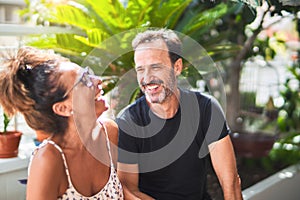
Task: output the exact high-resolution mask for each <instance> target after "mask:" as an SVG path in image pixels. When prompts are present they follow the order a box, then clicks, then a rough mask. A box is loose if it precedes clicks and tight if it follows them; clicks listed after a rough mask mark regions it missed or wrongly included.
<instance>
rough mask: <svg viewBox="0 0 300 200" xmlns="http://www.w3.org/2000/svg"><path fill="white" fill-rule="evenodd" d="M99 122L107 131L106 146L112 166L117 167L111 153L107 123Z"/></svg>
mask: <svg viewBox="0 0 300 200" xmlns="http://www.w3.org/2000/svg"><path fill="white" fill-rule="evenodd" d="M99 123H100V124H101V125H102V127H103V129H104V132H105V138H106V146H107V151H108V155H109V158H110V166H111V167H112V168H115V167H114V163H113V159H112V155H111V149H110V141H109V138H108V133H107V129H106V127H105V125H104V124H103V123H102V122H101V121H99Z"/></svg>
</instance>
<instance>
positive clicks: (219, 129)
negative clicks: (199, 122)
mask: <svg viewBox="0 0 300 200" xmlns="http://www.w3.org/2000/svg"><path fill="white" fill-rule="evenodd" d="M205 115H206V116H208V118H207V121H206V122H207V123H206V125H205V128H206V131H205V132H206V136H205V140H206V142H207V144H211V143H213V142H215V141H217V140H220V139H222V138H224V137H225V136H227V135H228V134H230V129H229V127H228V125H227V122H226V119H225V114H224V112H223V109H222V107H221V105H220V104H219V102H218V101H217V100H216V99H215V98H214V97H210V103H209V104H208V107H207V108H206V114H205Z"/></svg>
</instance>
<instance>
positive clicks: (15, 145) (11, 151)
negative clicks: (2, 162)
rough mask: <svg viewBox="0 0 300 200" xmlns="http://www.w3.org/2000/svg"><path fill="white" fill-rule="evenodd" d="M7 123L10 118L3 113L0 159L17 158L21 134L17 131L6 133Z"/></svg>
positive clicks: (0, 134)
mask: <svg viewBox="0 0 300 200" xmlns="http://www.w3.org/2000/svg"><path fill="white" fill-rule="evenodd" d="M9 122H10V118H9V117H8V116H7V115H6V114H5V113H3V131H2V132H0V158H12V157H16V156H18V152H19V144H20V140H21V136H22V133H21V132H19V131H8V130H7V127H8V124H9Z"/></svg>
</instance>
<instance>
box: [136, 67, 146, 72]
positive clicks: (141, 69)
mask: <svg viewBox="0 0 300 200" xmlns="http://www.w3.org/2000/svg"><path fill="white" fill-rule="evenodd" d="M135 70H136V71H137V72H143V71H144V69H143V68H136V69H135Z"/></svg>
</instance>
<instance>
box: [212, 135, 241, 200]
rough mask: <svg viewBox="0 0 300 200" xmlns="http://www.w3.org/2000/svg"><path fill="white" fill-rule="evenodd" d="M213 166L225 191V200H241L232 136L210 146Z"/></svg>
mask: <svg viewBox="0 0 300 200" xmlns="http://www.w3.org/2000/svg"><path fill="white" fill-rule="evenodd" d="M209 151H210V156H211V161H212V165H213V167H214V170H215V172H216V174H217V176H218V179H219V182H220V184H221V187H222V189H223V194H224V199H225V200H229V199H230V200H241V199H243V197H242V192H241V180H240V178H239V175H238V172H237V167H236V160H235V155H234V150H233V146H232V143H231V140H230V136H229V135H227V136H226V137H224V138H222V139H220V140H218V141H216V142H214V143H212V144H210V145H209Z"/></svg>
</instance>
